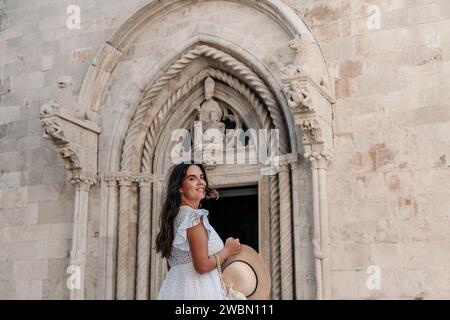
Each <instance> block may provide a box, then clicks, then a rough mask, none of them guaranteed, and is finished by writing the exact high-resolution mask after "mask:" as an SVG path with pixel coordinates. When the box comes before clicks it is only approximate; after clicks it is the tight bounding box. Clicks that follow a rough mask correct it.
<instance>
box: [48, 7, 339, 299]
mask: <svg viewBox="0 0 450 320" xmlns="http://www.w3.org/2000/svg"><path fill="white" fill-rule="evenodd" d="M194 4H195V6H194ZM212 4H214V5H215V4H217V5H220V6H222V7H223V8H224V9H226V10H235V8H236V7H238V6H239V7H242V8H249V10H250V9H251V10H255V12H258V13H259V15H257V17H256V18H257V19H262V20H264V21H265V22H267V21H271V23H274V26H277V27H276V28H277V29H276V30H274V32H275V33H276V35H277V38H276V39H277V41H278V42H277V43H275V44H274V45H272V47H271V46H269V45H263V44H262V43H257V42H252V40H251V39H248V38H245V37H244V36H242V32H237V31H235V30H234V29H239V28H240V27H239V26H235V25H233V26H231V27H224V28H221V29H220V30H218V29H217V30H214V29H211V30H210V28H211V23H209V22H204V21H200V22H198V23H197V24H196V23H195V22H192V24H193V25H195V26H196V28H197V29H195V30H194V33H193V34H186V35H184V34H182V33H180V34H177V36H178V37H181V39H182V41H181V42H180V43H177V44H176V45H175V44H174V45H172V46H171V47H170V48H169V49H168V50H167V52H166V54H165V55H163V56H160V57H159V58H157V52H156V51H157V50H155V52H149V54H148V57H147V56H145V57H144V58H145V59H147V60H145V61H146V63H143V68H144V69H145V70H144V71H142V70H139V72H135V73H134V74H132V75H131V78H130V79H128V78H122V77H121V76H120V73H121V72H124V69H126V66H130V64H129V63H128V64H127V55H131V56H132V55H133V53H132V50H131V48H133V45H134V44H135V43H136V41H137V40H136V39H140V37H145V32H144V31H143V30H149V29H151V28H152V26H153V25H154V24H155V23H156V22H157V21H159V20H158V19H159V18H160V17H163V16H165V15H166V14H172V13H173V12H178V11H180V10H184V9H185V8H190V9H192V10H200V9H198V8H199V6H200V7H201V6H203V7H202V8H208V6H210V5H212ZM233 6H234V7H233ZM162 23H164V22H162ZM166 23H167V22H166ZM233 28H234V29H233ZM274 28H275V27H274ZM233 30H234V31H233ZM190 32H191V33H192V30H191V31H190ZM283 39H285V40H286V41H284V40H283ZM289 40H290V42H289ZM276 45H278V47H276ZM130 52H131V53H130ZM152 54H153V55H154V56H152ZM280 61H281V62H280ZM122 66H123V67H122ZM189 68H190V69H189ZM186 70H187V71H186ZM195 70H196V71H198V72H196V73H193V72H194V71H195ZM206 77H211V78H213V79H214V80H215V81H216V82H217V83H218V88H219V90H218V91H217V93H216V98H217V99H222V100H224V99H225V95H224V93H226V92H228V93H229V94H230V95H232V96H233V97H234V98H235V99H237V100H239V101H241V102H244V105H245V106H246V107H247V108H250V112H251V113H252V114H253V115H256V117H257V120H256V121H255V122H254V125H255V126H257V127H258V128H276V129H278V130H280V138H281V139H280V142H281V153H282V155H281V157H280V160H281V162H280V169H279V171H278V172H268V171H267V172H265V174H264V175H262V176H259V177H258V176H257V175H258V174H259V173H260V171H258V170H253V171H251V170H250V171H251V172H250V173H249V174H248V176H245V177H243V178H242V179H244V180H245V179H247V180H245V181H247V182H248V181H250V182H255V181H256V182H257V183H258V186H259V188H260V190H261V193H263V194H265V195H266V198H270V203H269V202H263V200H264V199H262V198H261V199H260V204H261V205H262V207H264V210H262V211H261V212H260V216H261V219H262V220H261V221H264V223H266V224H270V229H271V231H270V233H268V235H267V237H268V238H269V239H266V240H267V243H268V245H266V248H265V251H264V252H265V259H266V261H267V263H268V264H270V268H271V273H272V280H273V285H272V286H273V290H272V298H274V299H292V298H308V294H307V293H305V292H306V291H311V290H310V289H307V288H306V287H307V286H311V281H310V279H311V276H310V275H311V272H314V273H313V274H314V275H315V278H314V279H315V281H313V284H314V290H315V295H316V297H317V298H324V297H325V298H329V297H330V295H331V284H330V276H329V273H330V266H329V251H328V246H329V237H328V220H327V215H328V211H327V205H326V203H327V196H326V170H327V165H328V162H329V161H330V160H331V149H332V134H331V132H332V130H331V104H332V103H333V102H334V98H333V96H334V95H333V91H334V89H333V82H332V81H331V80H332V79H331V78H330V77H329V75H328V71H327V67H326V63H325V61H324V59H323V56H322V54H321V51H320V47H319V46H318V45H317V43H316V41H315V40H314V37H313V35H312V34H311V32H310V31H309V29H308V28H307V27H306V25H305V24H304V23H303V21H302V20H301V19H300V18H299V17H298V16H297V15H296V14H295V13H294V12H293V11H292V10H291V9H290V8H289V7H288V6H286V5H285V4H284V3H283V2H282V1H281V0H263V1H256V0H249V1H245V2H244V1H240V0H200V1H198V0H167V1H156V0H155V1H150V3H149V4H148V5H146V6H144V7H143V8H142V9H141V10H139V11H138V12H137V13H136V14H134V15H133V16H132V17H130V18H129V19H128V20H127V21H126V22H125V23H124V24H123V25H122V26H121V27H120V28H119V29H118V30H117V31H116V32H115V33H114V35H113V36H112V38H111V39H110V41H108V42H107V43H105V44H104V45H103V47H102V48H101V49H100V51H99V52H98V54H97V56H96V57H95V58H94V61H93V63H92V65H91V67H90V68H89V70H88V72H87V74H86V77H85V79H84V82H83V85H82V89H81V92H80V95H79V97H78V101H79V105H80V106H81V108H82V110H85V111H84V112H85V118H83V119H81V120H80V121H78V120H77V121H75V120H74V119H72V118H71V117H70V115H66V114H64V113H58V112H56V111H55V110H56V109H52V106H51V105H50V106H48V105H46V106H45V108H43V112H42V117H43V125H44V120H45V126H46V128H47V129H46V132H47V134H48V135H49V138H50V139H53V140H52V141H54V143H55V145H57V147H58V148H59V150H62V149H61V139H60V137H61V136H60V135H57V134H55V132H60V130H59V127H58V126H60V123H62V124H63V127H64V125H65V122H64V121H66V120H70V121H72V123H74V124H75V128H74V129H70V128H69V129H65V127H64V128H63V129H65V130H66V132H67V131H69V130H74V132H75V135H77V134H78V133H77V132H78V131H79V132H80V133H79V134H80V135H82V134H85V133H84V132H85V131H86V130H90V131H89V134H91V136H92V141H94V137H97V135H98V137H99V139H100V144H101V145H102V146H103V147H102V148H100V149H98V151H97V153H98V159H99V160H100V163H99V164H98V165H97V162H96V159H97V157H95V162H94V157H89V156H86V157H83V156H84V155H85V154H89V151H86V150H80V148H81V149H82V147H79V146H74V147H73V148H70V147H71V143H70V139H69V140H68V141H65V142H64V148H65V149H64V152H65V153H64V154H69V153H70V152H72V153H73V154H74V156H78V159H79V161H78V165H77V166H76V168H75V167H73V166H72V167H70V164H69V167H68V169H69V170H70V171H71V173H72V180H73V181H74V183H77V185H78V186H79V187H78V188H77V201H78V202H79V203H78V202H77V205H76V208H75V215H74V216H75V217H76V219H78V220H77V221H74V228H78V229H77V230H81V231H76V232H74V235H75V238H74V239H73V243H74V248H77V250H74V251H73V253H72V262H73V263H74V264H79V265H80V266H81V267H82V270H83V274H84V272H85V267H86V260H85V258H84V257H85V255H86V243H87V241H88V238H87V234H86V228H87V219H88V204H87V202H88V197H89V189H90V185H92V184H93V183H94V182H95V178H96V176H97V173H98V175H99V177H100V179H102V180H103V181H105V182H106V186H105V185H103V187H102V190H101V199H102V203H103V205H102V217H101V230H100V239H101V252H100V257H101V258H100V259H102V261H101V263H102V265H103V268H101V269H102V271H101V272H100V275H99V278H100V287H101V289H100V293H99V296H101V297H103V298H110V299H114V298H117V299H134V298H137V299H148V298H155V297H156V294H157V292H158V289H159V285H160V282H161V280H162V277H163V276H164V268H163V265H162V262H161V261H162V260H161V259H159V258H158V257H157V256H156V254H155V252H154V250H152V248H151V247H152V243H154V237H155V233H156V231H157V224H156V215H157V212H158V209H159V206H160V203H159V202H160V198H161V192H162V187H163V182H164V179H165V174H164V170H163V162H162V160H163V157H161V158H154V154H159V152H160V151H159V150H164V148H163V147H164V146H166V145H167V144H165V142H167V137H168V131H167V128H170V126H171V125H182V124H183V123H185V122H186V121H188V120H187V119H188V117H185V119H184V122H183V121H179V122H178V124H176V123H177V122H176V121H175V120H176V119H177V117H174V116H173V115H174V114H175V113H174V112H177V114H184V115H190V111H189V106H190V105H191V104H189V103H188V102H189V101H191V102H192V101H197V102H198V101H200V100H201V95H202V89H201V83H202V81H203V80H204V79H205V78H206ZM119 85H121V90H122V91H120V92H121V95H120V96H119V97H118V99H117V100H114V99H111V100H108V96H109V95H110V94H111V92H114V89H115V87H114V86H119ZM66 87H69V88H67V89H65V88H66ZM60 88H61V91H64V90H65V91H64V92H65V93H67V90H68V89H70V86H69V85H68V84H66V85H65V86H60ZM60 96H64V95H60ZM67 101H68V100H67V99H63V100H60V101H57V102H58V103H60V104H67ZM230 104H232V103H231V102H230ZM68 107H70V106H68ZM44 109H45V110H44ZM235 109H236V110H237V111H238V112H239V111H241V113H242V109H240V110H238V108H235ZM114 110H118V112H117V113H118V115H113V113H112V112H113V111H114ZM183 111H184V113H183ZM98 113H99V114H101V116H102V118H103V120H104V119H105V118H108V119H109V120H108V122H107V123H108V126H107V127H104V128H102V132H101V133H100V128H98V127H96V126H94V124H93V122H95V121H94V119H96V116H97V114H98ZM113 116H115V117H116V118H114V117H113ZM54 118H55V119H56V120H55V121H59V122H58V123H57V124H56V125H55V122H52V121H51V120H54ZM114 124H116V126H114ZM77 130H78V131H77ZM69 138H71V137H69ZM95 141H96V140H95ZM93 144H94V142H92V143H91V145H90V147H91V149H90V151H92V145H93ZM97 148H98V147H97V142H95V149H96V150H97ZM156 150H158V151H156ZM161 152H162V151H161ZM97 153H96V154H95V155H96V156H97ZM61 154H63V153H62V151H61ZM80 154H81V156H80ZM153 159H154V160H153ZM305 160H306V161H310V162H311V167H310V170H311V171H310V172H309V174H310V175H311V177H310V179H311V185H312V190H311V194H312V197H311V199H308V200H307V201H302V203H308V202H311V207H312V208H313V212H312V213H310V212H309V211H308V208H307V205H304V204H301V201H300V197H301V194H300V187H303V184H302V181H303V180H304V179H309V176H308V174H307V173H305V172H304V171H305V163H306V161H305ZM86 168H87V169H86ZM257 169H260V168H257ZM239 170H240V169H239V168H237V169H236V170H235V171H233V172H231V173H230V175H233V173H234V174H235V176H239V173H242V171H239ZM214 172H216V173H214ZM211 174H212V175H215V176H217V177H220V175H221V174H222V175H223V174H225V171H221V169H220V168H218V169H217V170H216V171H214V170H213V171H212V172H211ZM226 174H228V173H226ZM244 180H243V181H244ZM224 181H225V180H224ZM245 181H244V182H245ZM224 183H225V182H224ZM227 183H229V182H227ZM305 185H307V184H305ZM280 190H283V192H281V191H280ZM285 190H286V191H287V192H284V191H285ZM301 216H305V218H304V220H305V221H309V222H310V223H311V224H312V225H313V226H314V236H313V239H311V243H310V247H311V249H310V250H307V251H305V252H306V253H302V252H300V250H299V249H300V220H301ZM309 216H311V217H309ZM308 245H309V244H306V245H305V244H302V246H303V247H307V246H308ZM83 250H84V251H83ZM309 251H311V254H310V253H309ZM302 255H303V256H302ZM302 259H304V260H308V261H309V260H310V263H309V262H308V263H306V264H305V263H303V264H302V263H301V260H302ZM302 265H311V266H314V270H310V266H307V267H305V268H306V269H305V268H303V267H302ZM86 272H87V271H86ZM84 279H85V278H84V276H83V280H82V281H83V283H84ZM305 279H306V281H305ZM314 279H313V280H314ZM305 288H306V289H305ZM84 296H85V295H84V287H83V288H82V289H81V290H78V291H76V290H75V292H73V295H72V298H83V297H84Z"/></svg>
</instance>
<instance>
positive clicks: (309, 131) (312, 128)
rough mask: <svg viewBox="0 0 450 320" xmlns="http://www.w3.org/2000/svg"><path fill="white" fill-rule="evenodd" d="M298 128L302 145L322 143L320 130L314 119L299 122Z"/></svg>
mask: <svg viewBox="0 0 450 320" xmlns="http://www.w3.org/2000/svg"><path fill="white" fill-rule="evenodd" d="M300 128H301V132H302V138H303V142H304V143H308V144H313V143H318V142H322V130H321V129H320V125H319V122H318V121H317V120H316V119H314V118H313V119H304V120H301V123H300Z"/></svg>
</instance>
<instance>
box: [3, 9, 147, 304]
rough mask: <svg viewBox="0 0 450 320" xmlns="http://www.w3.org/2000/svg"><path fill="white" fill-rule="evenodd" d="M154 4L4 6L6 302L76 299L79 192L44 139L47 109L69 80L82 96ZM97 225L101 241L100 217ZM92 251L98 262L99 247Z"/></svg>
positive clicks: (92, 232) (92, 230)
mask: <svg viewBox="0 0 450 320" xmlns="http://www.w3.org/2000/svg"><path fill="white" fill-rule="evenodd" d="M146 2H147V1H142V0H139V1H126V2H123V1H116V0H114V1H112V0H107V1H95V2H93V1H89V0H86V1H65V0H63V1H46V0H44V1H41V0H36V1H13V0H7V1H1V2H0V81H1V82H0V101H1V102H0V299H68V298H69V296H70V293H69V290H68V289H67V286H66V281H67V279H68V277H69V274H68V273H66V268H67V267H68V265H69V255H70V250H71V239H72V222H73V207H74V196H75V191H74V188H73V186H72V185H71V184H70V183H69V182H68V181H67V172H66V170H65V169H64V163H63V161H62V160H61V159H60V158H59V156H58V155H57V154H56V152H55V149H54V147H53V146H52V145H51V144H50V143H49V142H48V141H47V140H45V139H44V138H42V134H43V130H42V127H41V124H40V120H39V109H40V106H41V105H42V104H43V103H44V102H45V101H47V100H48V99H49V98H50V96H51V94H52V92H53V91H54V89H55V88H56V82H57V81H58V78H59V76H61V75H63V74H68V75H70V76H71V77H72V79H73V86H74V91H75V92H74V94H75V95H77V94H78V92H79V90H80V87H81V83H82V81H83V77H84V75H85V74H86V71H87V69H88V66H89V65H90V63H91V61H92V59H93V57H94V56H95V54H96V53H97V51H98V50H99V48H100V46H101V45H102V44H103V43H104V42H105V41H107V40H108V39H109V38H110V36H111V35H112V33H113V32H114V30H116V29H117V28H118V27H119V26H120V25H121V24H122V23H123V22H124V21H125V20H126V19H127V18H128V17H129V16H130V15H132V14H133V13H134V12H136V11H137V10H139V8H141V7H142V6H143V5H144V4H145V3H146ZM70 5H77V6H79V7H80V9H81V12H80V13H81V29H80V30H69V29H68V28H67V26H66V22H67V20H68V18H69V17H70V15H71V14H68V13H67V8H68V7H69V6H70ZM96 205H97V206H98V205H99V204H98V202H97V201H95V199H93V200H92V206H96ZM94 209H95V208H94ZM92 212H94V213H95V212H98V210H92ZM91 220H92V221H91V222H90V229H89V230H90V231H89V236H90V237H92V238H95V237H96V235H98V233H97V231H98V230H97V229H98V223H96V221H97V220H98V217H96V216H95V215H93V216H92V217H91ZM93 243H95V242H93ZM88 249H89V250H90V252H91V253H92V255H93V256H94V255H95V253H96V250H97V248H95V247H94V248H88ZM91 263H95V262H92V261H91ZM95 285H96V284H95V283H92V287H95ZM89 298H95V290H91V291H90V295H89Z"/></svg>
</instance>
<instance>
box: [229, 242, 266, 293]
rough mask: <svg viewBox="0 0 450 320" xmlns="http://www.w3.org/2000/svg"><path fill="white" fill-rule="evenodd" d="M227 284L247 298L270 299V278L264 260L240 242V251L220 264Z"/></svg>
mask: <svg viewBox="0 0 450 320" xmlns="http://www.w3.org/2000/svg"><path fill="white" fill-rule="evenodd" d="M222 270H223V271H222V274H223V278H224V281H225V282H226V283H227V284H232V286H233V289H234V290H236V291H239V292H242V293H243V294H244V295H245V296H246V297H247V299H249V300H265V299H270V287H271V279H270V273H269V270H268V268H267V266H266V265H265V263H264V260H263V259H262V258H261V256H260V255H259V254H258V252H256V251H255V250H253V249H252V248H251V247H249V246H247V245H245V244H241V251H240V252H239V253H238V254H236V255H233V256H231V257H229V258H228V259H227V260H225V262H224V263H223V265H222Z"/></svg>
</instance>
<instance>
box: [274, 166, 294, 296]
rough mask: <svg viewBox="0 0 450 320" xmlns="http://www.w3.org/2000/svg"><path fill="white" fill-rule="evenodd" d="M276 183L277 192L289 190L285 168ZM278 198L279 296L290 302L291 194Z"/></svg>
mask: <svg viewBox="0 0 450 320" xmlns="http://www.w3.org/2000/svg"><path fill="white" fill-rule="evenodd" d="M278 183H279V190H291V182H290V174H289V171H288V169H287V168H285V170H280V172H279V173H278ZM280 198H281V199H280V242H279V243H280V255H281V296H282V299H283V300H291V299H292V298H293V292H294V287H293V283H294V281H293V280H294V275H293V269H292V217H291V214H292V211H291V192H283V193H281V194H280Z"/></svg>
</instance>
